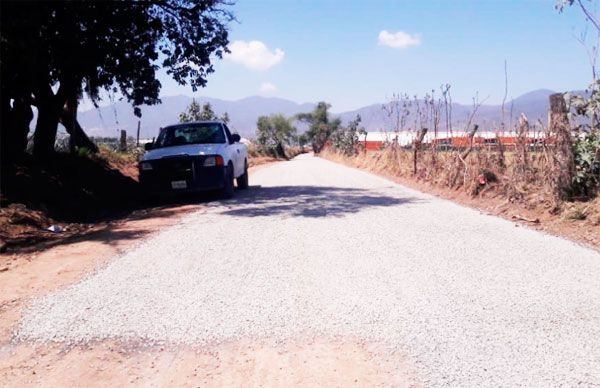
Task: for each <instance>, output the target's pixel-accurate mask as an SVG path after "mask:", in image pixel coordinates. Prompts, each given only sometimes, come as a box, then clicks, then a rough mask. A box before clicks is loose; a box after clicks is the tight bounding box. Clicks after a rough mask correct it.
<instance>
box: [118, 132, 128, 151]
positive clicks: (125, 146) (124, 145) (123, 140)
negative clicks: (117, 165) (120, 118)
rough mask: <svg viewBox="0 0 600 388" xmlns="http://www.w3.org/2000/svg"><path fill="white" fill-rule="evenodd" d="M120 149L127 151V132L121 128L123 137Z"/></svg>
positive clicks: (120, 140)
mask: <svg viewBox="0 0 600 388" xmlns="http://www.w3.org/2000/svg"><path fill="white" fill-rule="evenodd" d="M119 151H121V152H125V151H127V132H125V130H124V129H121V138H120V139H119Z"/></svg>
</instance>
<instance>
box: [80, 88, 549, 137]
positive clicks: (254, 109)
mask: <svg viewBox="0 0 600 388" xmlns="http://www.w3.org/2000/svg"><path fill="white" fill-rule="evenodd" d="M552 93H554V92H553V91H552V90H547V89H540V90H535V91H532V92H529V93H526V94H524V95H522V96H520V97H517V98H515V99H513V100H511V101H508V102H506V104H505V116H504V117H505V122H506V123H507V124H508V122H509V121H510V119H511V112H512V121H513V122H515V120H516V118H518V116H519V115H520V114H521V113H525V114H526V115H527V117H528V118H529V121H530V122H533V121H537V120H538V119H540V120H542V121H543V122H545V121H546V120H547V116H548V97H549V96H550V95H551V94H552ZM196 100H197V102H198V103H200V104H203V103H205V102H209V103H210V104H211V106H212V108H213V110H214V111H215V113H216V114H218V115H221V114H223V113H224V112H227V113H228V115H229V118H230V125H229V126H230V127H231V129H232V130H233V131H237V132H238V133H239V134H240V135H242V136H243V137H249V138H252V137H254V133H255V128H256V121H257V119H258V117H259V116H261V115H269V114H275V113H281V114H284V115H286V116H293V115H295V114H297V113H300V112H310V111H311V110H313V109H314V107H315V105H316V104H314V103H304V104H298V103H296V102H293V101H290V100H285V99H282V98H275V97H260V96H252V97H247V98H243V99H241V100H236V101H227V100H220V99H216V98H208V97H201V98H197V99H196ZM191 102H192V97H188V96H182V95H180V96H172V97H162V104H159V105H153V106H143V107H141V110H142V117H141V119H138V118H137V117H136V116H134V115H133V109H132V107H131V105H129V104H128V103H126V102H123V101H119V102H116V103H113V104H111V105H108V106H104V107H100V108H95V109H90V110H87V111H84V112H80V113H79V115H78V119H79V122H80V124H81V126H82V127H83V128H84V129H85V130H86V132H87V133H88V134H89V135H91V136H109V137H116V136H118V133H119V130H121V129H124V130H126V131H127V134H128V135H129V136H135V133H136V129H137V125H138V120H139V121H140V137H142V138H150V137H153V136H156V135H157V133H158V129H159V128H160V127H163V126H166V125H169V124H173V123H176V122H177V121H178V117H179V113H180V112H183V111H184V110H185V109H186V107H187V106H188V105H189V104H190V103H191ZM382 105H383V104H373V105H369V106H365V107H362V108H359V109H356V110H352V111H348V112H343V113H339V114H333V115H334V116H337V117H339V118H340V119H341V120H342V122H348V121H350V120H352V119H354V118H355V117H356V115H357V114H359V115H360V116H361V118H362V123H361V124H362V126H363V127H365V129H366V130H367V131H383V130H391V129H392V128H393V126H392V122H393V120H391V119H390V117H389V116H388V115H387V114H386V112H385V111H384V109H383V108H382ZM451 107H452V123H453V127H454V128H460V129H464V125H465V124H466V122H467V120H468V117H469V115H470V113H471V112H472V110H473V107H472V106H471V105H465V104H459V103H452V105H451ZM415 117H417V115H416V113H415V109H414V108H412V110H411V113H410V115H409V116H408V118H407V121H406V123H407V127H412V125H411V124H412V123H414V121H415V120H414V119H415ZM501 121H502V108H501V106H500V105H481V106H480V107H479V109H478V111H477V114H476V116H475V118H474V120H473V122H474V123H477V124H479V125H480V127H481V128H482V129H483V130H494V129H495V128H496V127H497V126H498V125H499V123H500V122H501Z"/></svg>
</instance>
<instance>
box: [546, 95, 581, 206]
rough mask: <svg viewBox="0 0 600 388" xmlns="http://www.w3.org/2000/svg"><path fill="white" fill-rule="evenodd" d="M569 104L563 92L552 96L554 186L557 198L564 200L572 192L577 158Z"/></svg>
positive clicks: (551, 121) (551, 125)
mask: <svg viewBox="0 0 600 388" xmlns="http://www.w3.org/2000/svg"><path fill="white" fill-rule="evenodd" d="M567 113H568V111H567V104H566V103H565V99H564V97H563V95H562V94H561V93H555V94H553V95H551V96H550V120H549V129H550V134H551V136H552V137H554V139H555V145H554V146H555V149H554V153H553V154H554V155H553V156H554V157H553V163H552V164H553V172H552V181H551V183H552V188H553V190H554V196H555V199H556V200H558V201H563V200H566V199H569V197H570V196H571V194H572V192H571V191H572V185H573V177H574V175H575V158H574V155H573V140H572V139H571V127H570V126H569V118H568V116H567Z"/></svg>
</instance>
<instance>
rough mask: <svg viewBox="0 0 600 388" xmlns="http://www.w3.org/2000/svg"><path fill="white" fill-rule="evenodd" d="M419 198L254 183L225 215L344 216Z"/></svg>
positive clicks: (371, 191)
mask: <svg viewBox="0 0 600 388" xmlns="http://www.w3.org/2000/svg"><path fill="white" fill-rule="evenodd" d="M418 201H420V200H419V199H417V198H412V197H405V196H389V195H386V194H383V193H381V192H378V191H374V190H367V189H360V188H347V187H328V186H275V187H261V186H253V187H251V188H250V189H249V190H247V191H238V192H236V197H235V198H234V199H233V200H230V201H227V202H225V204H227V205H229V206H228V209H227V210H224V211H222V212H221V214H224V215H228V216H236V217H267V216H273V215H276V216H288V217H307V218H320V217H342V216H345V215H347V214H352V213H358V212H360V211H363V210H367V209H371V208H377V207H390V206H396V205H403V204H407V203H414V202H418Z"/></svg>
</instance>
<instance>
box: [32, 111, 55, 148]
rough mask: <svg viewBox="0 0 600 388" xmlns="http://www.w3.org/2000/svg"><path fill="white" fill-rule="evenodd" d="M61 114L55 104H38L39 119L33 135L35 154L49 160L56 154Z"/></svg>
mask: <svg viewBox="0 0 600 388" xmlns="http://www.w3.org/2000/svg"><path fill="white" fill-rule="evenodd" d="M58 119H59V112H58V110H57V109H56V108H55V106H54V104H47V103H45V104H38V119H37V123H36V125H35V134H34V135H33V154H34V156H36V157H38V158H47V157H48V156H50V155H52V154H53V153H54V143H55V142H56V132H57V130H58Z"/></svg>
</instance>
